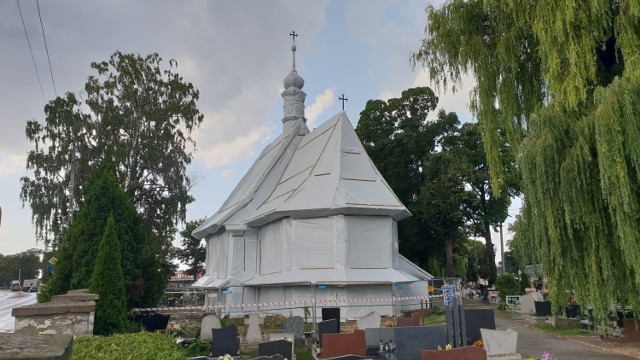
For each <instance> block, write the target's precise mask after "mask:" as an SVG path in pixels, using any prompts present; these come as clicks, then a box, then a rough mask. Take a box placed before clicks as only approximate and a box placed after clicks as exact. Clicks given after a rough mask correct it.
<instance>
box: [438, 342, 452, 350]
mask: <svg viewBox="0 0 640 360" xmlns="http://www.w3.org/2000/svg"><path fill="white" fill-rule="evenodd" d="M451 349H453V345H451V344H447V345H446V346H445V347H444V349H442V346H440V345H438V351H442V350H451Z"/></svg>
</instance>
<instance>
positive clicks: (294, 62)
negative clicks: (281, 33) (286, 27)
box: [289, 31, 298, 70]
mask: <svg viewBox="0 0 640 360" xmlns="http://www.w3.org/2000/svg"><path fill="white" fill-rule="evenodd" d="M289 36H291V38H292V39H293V45H291V52H293V70H295V69H296V37H298V34H296V32H295V31H291V32H290V33H289Z"/></svg>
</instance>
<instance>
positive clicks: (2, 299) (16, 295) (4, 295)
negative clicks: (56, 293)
mask: <svg viewBox="0 0 640 360" xmlns="http://www.w3.org/2000/svg"><path fill="white" fill-rule="evenodd" d="M36 302H37V300H36V294H35V293H23V292H11V291H8V290H0V332H13V327H14V325H15V320H14V318H13V316H11V309H13V308H14V307H18V306H24V305H31V304H35V303H36Z"/></svg>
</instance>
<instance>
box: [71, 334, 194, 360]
mask: <svg viewBox="0 0 640 360" xmlns="http://www.w3.org/2000/svg"><path fill="white" fill-rule="evenodd" d="M85 359H86V360H89V359H91V360H113V359H121V360H129V359H130V360H147V359H148V360H152V359H163V360H184V359H186V354H185V352H184V351H183V350H181V349H180V346H179V345H178V344H176V340H175V339H174V338H172V337H169V336H167V335H164V334H158V333H150V332H139V333H134V334H117V335H113V336H108V337H101V336H94V337H78V338H76V339H75V340H74V343H73V357H72V360H85Z"/></svg>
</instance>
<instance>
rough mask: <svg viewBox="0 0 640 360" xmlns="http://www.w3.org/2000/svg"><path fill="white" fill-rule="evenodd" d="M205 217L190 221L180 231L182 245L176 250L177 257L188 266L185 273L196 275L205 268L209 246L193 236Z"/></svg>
mask: <svg viewBox="0 0 640 360" xmlns="http://www.w3.org/2000/svg"><path fill="white" fill-rule="evenodd" d="M204 220H205V219H199V220H191V221H188V222H187V223H186V224H185V226H184V229H183V230H182V231H180V237H181V240H180V241H181V245H182V247H181V248H179V249H177V250H176V256H177V258H178V259H179V260H180V261H181V262H182V263H183V264H186V265H187V266H188V269H187V270H186V271H185V273H187V274H189V275H193V276H195V275H196V274H197V273H199V272H201V271H203V270H204V261H205V259H206V257H207V248H206V246H205V245H204V242H203V241H201V240H200V239H196V238H194V237H193V236H191V233H192V232H193V230H195V229H196V228H197V227H198V226H200V224H202V223H203V222H204Z"/></svg>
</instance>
